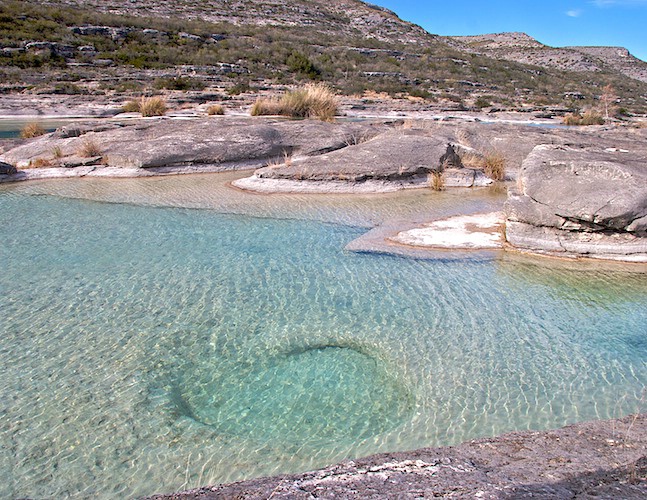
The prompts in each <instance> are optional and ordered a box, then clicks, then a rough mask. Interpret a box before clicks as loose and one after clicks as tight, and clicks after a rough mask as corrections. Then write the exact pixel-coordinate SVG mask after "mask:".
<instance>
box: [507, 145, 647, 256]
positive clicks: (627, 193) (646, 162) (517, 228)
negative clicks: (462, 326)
mask: <svg viewBox="0 0 647 500" xmlns="http://www.w3.org/2000/svg"><path fill="white" fill-rule="evenodd" d="M505 209H506V215H507V222H506V238H507V240H508V242H509V243H510V244H511V245H512V246H513V247H515V248H517V249H520V250H523V251H528V252H532V253H540V254H547V255H555V256H560V257H590V258H598V259H607V260H623V261H631V262H647V148H642V149H641V148H638V147H636V148H634V149H632V150H631V151H630V150H624V149H617V148H607V149H601V148H595V147H573V146H570V147H569V146H555V145H540V146H537V147H535V148H534V150H533V151H532V152H531V154H530V155H529V156H528V157H527V158H526V160H525V161H524V162H523V165H522V168H521V172H520V174H519V178H518V188H517V189H511V190H510V192H509V195H508V200H507V202H506V207H505Z"/></svg>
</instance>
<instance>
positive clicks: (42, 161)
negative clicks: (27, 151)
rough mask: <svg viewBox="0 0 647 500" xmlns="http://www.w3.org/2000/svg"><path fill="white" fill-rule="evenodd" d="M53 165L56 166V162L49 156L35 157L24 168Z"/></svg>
mask: <svg viewBox="0 0 647 500" xmlns="http://www.w3.org/2000/svg"><path fill="white" fill-rule="evenodd" d="M52 166H54V163H53V162H52V160H50V159H48V158H34V159H33V160H29V165H27V166H26V167H24V168H47V167H52Z"/></svg>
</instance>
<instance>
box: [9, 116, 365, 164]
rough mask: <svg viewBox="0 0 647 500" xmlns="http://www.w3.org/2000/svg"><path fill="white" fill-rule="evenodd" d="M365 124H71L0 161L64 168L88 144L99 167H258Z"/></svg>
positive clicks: (322, 145)
mask: <svg viewBox="0 0 647 500" xmlns="http://www.w3.org/2000/svg"><path fill="white" fill-rule="evenodd" d="M368 127H370V126H369V125H366V124H357V123H348V124H330V123H324V122H319V121H313V120H302V121H298V122H296V121H288V120H277V119H253V120H250V119H237V118H228V117H223V118H222V119H219V118H200V119H169V118H164V119H153V120H123V121H115V122H110V123H105V122H101V123H95V124H92V123H90V124H75V125H74V126H68V127H65V128H63V129H60V130H58V131H56V132H54V133H52V134H47V135H45V136H41V137H38V138H36V139H33V140H31V141H29V142H28V143H26V144H23V145H21V146H18V147H16V148H14V149H11V150H9V151H7V152H5V153H4V154H3V155H2V159H3V160H5V161H7V162H10V163H13V164H16V165H18V166H20V165H27V164H28V163H29V162H30V161H34V160H36V159H39V158H42V159H48V160H55V161H56V162H60V163H65V158H67V157H78V156H79V155H81V156H83V154H82V152H83V150H84V148H85V147H86V146H87V145H88V144H91V145H92V146H93V148H92V149H93V150H94V151H99V152H100V155H101V156H102V157H103V163H104V164H105V167H117V168H128V169H155V168H160V167H161V168H166V167H181V166H186V165H192V166H197V167H198V168H199V166H200V165H223V166H224V167H228V166H230V167H231V168H238V167H240V168H242V167H247V168H251V167H260V166H262V165H264V164H267V163H268V162H271V161H273V160H275V159H278V158H283V157H285V155H290V154H293V153H294V154H299V155H305V156H308V155H317V154H322V153H325V152H327V151H331V150H334V149H337V148H341V147H344V146H345V145H346V143H347V141H348V140H349V137H352V136H354V135H355V134H360V135H361V134H363V133H364V131H365V129H366V128H368Z"/></svg>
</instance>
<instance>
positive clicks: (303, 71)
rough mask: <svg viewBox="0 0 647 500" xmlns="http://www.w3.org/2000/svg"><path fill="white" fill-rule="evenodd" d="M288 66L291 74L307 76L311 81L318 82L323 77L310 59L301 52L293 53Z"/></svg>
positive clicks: (287, 61) (288, 59) (289, 57)
mask: <svg viewBox="0 0 647 500" xmlns="http://www.w3.org/2000/svg"><path fill="white" fill-rule="evenodd" d="M286 64H287V65H288V68H290V71H291V72H293V73H297V74H299V75H302V76H306V77H308V78H310V79H311V80H316V79H318V78H319V77H320V76H321V70H320V69H319V68H317V67H316V66H315V65H314V63H313V62H312V61H311V60H310V59H308V56H306V55H305V54H302V53H301V52H297V51H294V52H292V53H291V54H290V55H289V56H288V58H287V60H286Z"/></svg>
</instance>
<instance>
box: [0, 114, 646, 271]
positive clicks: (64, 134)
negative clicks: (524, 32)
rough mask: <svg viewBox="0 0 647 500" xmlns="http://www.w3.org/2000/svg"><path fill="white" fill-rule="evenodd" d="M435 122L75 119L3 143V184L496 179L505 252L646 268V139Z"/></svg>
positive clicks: (330, 188)
mask: <svg viewBox="0 0 647 500" xmlns="http://www.w3.org/2000/svg"><path fill="white" fill-rule="evenodd" d="M441 118H442V119H439V118H438V117H436V116H427V117H426V119H406V120H405V119H401V120H390V119H376V118H374V119H370V120H369V119H354V120H350V119H346V120H339V121H337V122H335V123H326V122H319V121H313V120H288V119H282V118H251V117H242V116H224V117H174V118H171V117H165V118H156V119H141V118H139V119H137V118H132V117H131V118H127V117H124V118H119V117H117V118H114V119H111V120H95V121H90V122H85V123H83V122H80V123H76V124H71V125H67V126H64V127H61V128H59V129H58V130H56V131H55V132H53V133H50V134H45V135H43V136H41V137H37V138H34V139H29V140H12V143H10V144H9V145H8V146H5V149H6V151H5V152H4V153H3V154H2V155H0V161H2V162H4V163H3V164H2V169H1V170H0V182H11V181H19V180H31V179H47V178H57V177H85V176H107V177H124V176H130V177H139V176H153V175H168V174H182V173H204V172H221V171H226V170H254V172H253V174H251V175H250V176H249V177H247V178H243V179H240V180H237V181H235V182H234V186H235V187H237V188H240V189H245V190H249V191H255V192H260V193H277V192H278V193H280V192H297V193H380V192H390V191H397V190H400V189H409V188H423V187H426V188H432V189H439V190H440V189H449V188H453V187H460V188H478V187H482V186H487V185H489V184H491V183H492V182H494V180H495V179H501V180H503V181H508V185H509V186H510V187H513V189H511V191H510V196H509V200H508V202H507V205H506V238H507V242H508V244H509V248H513V249H517V250H521V251H524V252H530V253H537V254H547V255H556V256H560V257H570V258H573V257H581V256H585V257H593V258H600V259H613V260H621V261H629V262H643V263H644V262H647V232H646V228H647V226H646V225H645V222H644V221H645V218H646V217H647V188H646V187H645V186H647V183H646V182H645V179H646V177H645V175H647V174H646V172H647V166H646V163H647V149H645V146H644V144H645V141H646V139H647V130H646V129H639V128H632V127H620V126H597V127H587V128H579V127H578V128H563V127H561V128H560V127H557V126H555V125H550V126H547V125H546V124H538V125H540V126H532V125H529V124H527V123H510V122H507V121H499V122H493V123H484V122H482V121H475V119H474V117H471V118H465V117H463V118H459V117H452V119H451V120H450V119H449V118H450V117H441ZM493 163H494V166H495V167H497V166H498V168H499V170H498V171H496V170H493V166H492V164H493ZM14 168H16V169H17V171H16V172H13V169H14ZM504 168H505V170H504ZM515 180H518V186H517V187H514V186H513V185H512V182H513V181H515ZM429 222H433V221H429ZM465 227H466V228H467V226H465ZM432 239H433V238H432ZM405 240H406V241H405ZM427 240H429V238H427ZM395 241H397V238H396V239H395ZM415 241H418V240H416V238H413V239H411V238H408V239H407V238H406V237H405V238H404V239H403V240H402V241H401V242H400V243H403V244H407V245H411V244H416V243H415ZM412 242H413V243H412ZM419 242H422V240H419ZM455 243H456V242H450V243H449V244H448V246H446V247H445V248H456V244H455ZM421 244H422V245H423V246H427V244H426V243H421Z"/></svg>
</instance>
